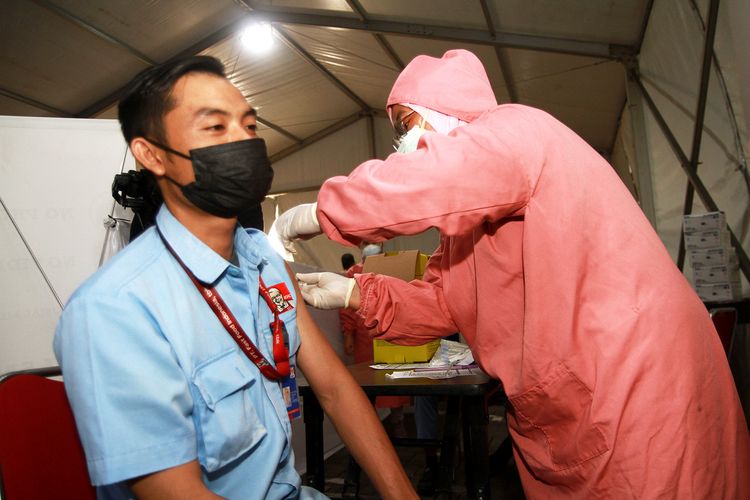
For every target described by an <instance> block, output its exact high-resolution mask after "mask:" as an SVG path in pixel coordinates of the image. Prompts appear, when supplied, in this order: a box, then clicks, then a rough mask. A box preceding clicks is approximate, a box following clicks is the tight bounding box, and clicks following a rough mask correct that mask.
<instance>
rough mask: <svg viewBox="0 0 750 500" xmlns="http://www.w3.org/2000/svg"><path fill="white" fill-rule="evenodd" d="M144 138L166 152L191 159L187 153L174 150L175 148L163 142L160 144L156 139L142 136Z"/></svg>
mask: <svg viewBox="0 0 750 500" xmlns="http://www.w3.org/2000/svg"><path fill="white" fill-rule="evenodd" d="M144 139H146V140H147V141H148V142H150V143H151V144H153V145H154V146H156V147H157V148H159V149H161V150H162V151H166V152H167V153H172V154H175V155H177V156H179V157H181V158H185V159H186V160H192V159H193V158H192V157H191V156H188V155H186V154H184V153H180V152H179V151H176V150H174V149H172V148H170V147H169V146H167V145H165V144H162V143H160V142H157V141H155V140H153V139H149V138H148V137H144Z"/></svg>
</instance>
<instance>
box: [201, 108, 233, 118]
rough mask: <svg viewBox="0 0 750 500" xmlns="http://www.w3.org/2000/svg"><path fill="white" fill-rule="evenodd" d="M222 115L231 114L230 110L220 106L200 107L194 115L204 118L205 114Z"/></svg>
mask: <svg viewBox="0 0 750 500" xmlns="http://www.w3.org/2000/svg"><path fill="white" fill-rule="evenodd" d="M212 115H221V116H229V112H228V111H225V110H223V109H219V108H200V109H199V110H198V111H196V112H195V114H194V115H193V116H195V118H203V117H204V116H212Z"/></svg>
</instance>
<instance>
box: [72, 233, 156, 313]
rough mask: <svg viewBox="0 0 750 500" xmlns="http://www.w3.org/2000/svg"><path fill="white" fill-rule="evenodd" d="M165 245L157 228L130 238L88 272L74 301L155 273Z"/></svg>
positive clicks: (103, 294)
mask: <svg viewBox="0 0 750 500" xmlns="http://www.w3.org/2000/svg"><path fill="white" fill-rule="evenodd" d="M163 254H164V248H163V245H162V244H161V241H160V240H159V236H158V234H157V233H156V231H155V230H154V229H153V228H151V229H149V230H147V231H145V232H144V233H143V234H141V235H140V236H139V237H138V238H136V239H135V240H133V241H132V242H130V243H129V244H128V245H127V246H125V248H123V249H122V250H120V251H119V252H118V253H117V254H115V255H114V256H113V257H112V258H111V259H110V260H109V261H108V262H107V263H105V264H104V265H103V266H102V267H100V268H99V269H98V270H97V271H96V272H95V273H94V274H92V275H91V276H89V278H88V279H86V281H84V282H83V284H82V285H81V286H80V287H78V289H77V290H76V291H75V292H74V293H73V295H72V296H71V301H73V300H78V299H81V298H83V297H87V296H95V297H106V296H114V295H119V294H120V293H122V291H123V290H124V289H127V288H132V287H137V286H138V285H137V282H138V281H140V280H143V279H144V278H145V277H147V276H153V271H154V269H155V267H158V260H159V257H160V256H162V255H163Z"/></svg>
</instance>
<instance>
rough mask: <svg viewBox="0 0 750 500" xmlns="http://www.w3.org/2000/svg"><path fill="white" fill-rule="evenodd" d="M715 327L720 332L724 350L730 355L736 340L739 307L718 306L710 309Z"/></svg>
mask: <svg viewBox="0 0 750 500" xmlns="http://www.w3.org/2000/svg"><path fill="white" fill-rule="evenodd" d="M709 314H710V315H711V321H713V323H714V328H716V332H717V333H718V334H719V339H721V345H723V346H724V352H725V353H727V356H728V357H730V356H731V353H732V347H733V341H734V329H735V327H736V326H737V309H735V308H733V307H718V308H716V309H711V310H710V311H709Z"/></svg>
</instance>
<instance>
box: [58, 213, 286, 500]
mask: <svg viewBox="0 0 750 500" xmlns="http://www.w3.org/2000/svg"><path fill="white" fill-rule="evenodd" d="M157 225H158V227H159V228H160V229H161V231H162V234H163V235H164V238H165V239H166V240H167V241H168V242H169V244H170V245H171V246H172V248H173V249H174V250H175V252H176V253H177V254H178V255H179V256H180V258H181V259H182V260H183V262H184V263H185V264H186V266H187V267H188V268H189V269H190V270H191V271H192V272H193V274H194V275H195V276H196V277H197V278H198V279H199V280H200V281H202V282H204V283H207V284H211V285H213V286H214V287H215V288H216V290H217V291H218V292H219V293H220V294H221V296H222V298H223V299H224V301H225V302H226V303H227V305H228V306H229V308H230V309H231V311H232V313H233V314H234V315H235V317H236V318H237V320H238V321H239V323H240V324H241V325H242V327H243V328H244V330H245V332H246V333H247V334H248V336H250V339H251V340H252V342H253V343H254V344H255V345H256V346H257V347H258V348H259V349H260V350H261V351H262V352H263V354H264V355H265V356H266V358H267V359H269V360H273V355H272V350H271V341H272V337H271V330H270V323H271V322H272V320H273V315H272V313H271V311H270V310H269V308H268V305H267V304H266V302H265V301H264V300H263V298H262V297H261V296H260V294H259V293H258V277H259V275H262V277H263V280H264V282H265V284H266V285H267V286H269V287H271V286H273V285H274V284H278V283H284V284H286V286H287V288H288V289H289V291H290V292H291V293H292V296H293V300H292V305H293V306H294V308H293V309H291V310H289V311H287V312H284V313H282V314H281V318H282V320H283V321H284V322H285V324H286V326H287V331H288V334H289V351H290V356H291V357H292V360H294V355H295V354H296V351H297V349H298V348H299V344H300V339H299V334H298V330H297V324H296V313H297V310H296V305H297V304H296V295H294V287H293V283H292V282H291V280H290V278H289V275H288V273H287V271H286V268H285V266H284V262H283V260H282V259H281V258H280V257H279V256H278V254H276V253H275V252H274V251H273V250H272V249H271V247H270V245H269V244H268V241H267V240H266V236H265V235H264V234H263V233H262V232H260V231H257V230H252V229H251V230H242V229H240V228H238V229H237V231H236V233H235V239H234V247H235V253H236V257H237V259H236V261H235V263H234V264H232V263H230V262H228V261H226V260H225V259H223V258H222V257H220V256H219V255H218V254H216V253H215V252H214V251H213V250H211V249H210V248H209V247H208V246H206V245H205V244H204V243H202V242H201V241H200V240H198V239H197V238H196V237H195V236H193V234H191V233H190V232H189V231H188V230H187V229H186V228H185V227H184V226H183V225H182V224H180V222H179V221H177V219H175V218H174V217H173V216H172V214H171V213H170V212H169V210H167V208H166V207H164V206H163V207H162V208H161V210H160V211H159V213H158V215H157ZM54 350H55V355H56V356H57V359H58V361H59V362H60V365H61V366H62V369H63V376H64V381H65V387H66V390H67V393H68V398H69V399H70V402H71V406H72V407H73V411H74V414H75V417H76V423H77V426H78V430H79V434H80V436H81V441H82V443H83V446H84V449H85V451H86V457H87V461H88V467H89V472H90V475H91V479H92V481H93V483H94V484H95V485H110V486H107V487H105V488H104V489H103V490H101V491H100V494H101V495H102V496H107V497H118V495H122V493H119V492H122V491H123V490H124V491H127V488H123V484H122V482H123V481H126V480H128V479H131V478H135V477H138V476H142V475H144V474H149V473H153V472H156V471H160V470H163V469H166V468H170V467H174V466H177V465H180V464H184V463H186V462H189V461H191V460H195V459H198V460H199V462H200V464H201V469H202V471H203V479H204V482H205V483H206V484H207V485H208V486H209V488H210V489H211V490H212V491H214V492H215V493H217V494H219V495H222V496H224V497H227V498H230V499H238V500H240V499H241V500H245V499H254V498H295V497H297V496H298V495H300V493H301V491H300V477H299V475H298V474H297V472H296V471H295V469H294V455H293V452H292V447H291V426H290V423H289V420H288V417H287V411H286V406H285V404H284V400H283V397H282V393H281V388H280V384H279V383H278V382H274V381H270V380H268V379H266V378H265V377H263V376H262V375H261V373H260V372H259V370H258V368H257V367H256V366H255V365H254V364H253V363H252V362H251V361H250V360H249V359H248V358H247V357H246V356H245V354H244V353H242V351H240V349H239V348H238V347H237V345H236V344H235V342H234V341H233V340H232V338H230V336H229V335H228V334H227V332H226V330H225V329H224V327H223V326H222V324H221V323H220V322H219V320H218V319H217V318H216V316H215V315H214V314H213V312H212V311H211V309H210V308H209V307H208V305H207V304H206V303H205V301H204V299H203V297H202V296H201V295H200V294H199V292H198V290H197V289H196V288H195V286H194V285H193V283H192V282H191V281H190V279H189V278H188V276H187V275H186V273H185V272H184V271H183V269H182V268H181V267H180V266H179V264H178V263H177V261H176V260H175V259H174V257H173V256H172V255H171V254H170V253H169V251H168V250H167V249H166V247H165V246H164V244H163V242H162V241H161V239H160V237H159V234H158V233H157V231H156V230H155V228H151V229H149V230H147V231H146V232H145V233H144V234H143V235H142V236H141V237H140V238H138V239H136V240H135V241H133V242H132V243H131V244H130V245H128V246H127V247H126V248H125V249H124V250H122V251H121V252H120V253H119V254H118V255H116V256H115V257H114V258H113V259H112V260H111V261H110V262H108V263H107V265H106V266H105V267H103V268H102V269H100V270H99V271H98V272H97V273H96V274H94V275H93V276H92V277H91V278H89V279H88V280H87V281H86V282H85V283H84V284H83V285H82V286H81V287H80V288H79V289H78V290H77V291H76V292H75V293H74V294H73V296H72V297H71V299H70V300H69V302H68V304H67V305H66V307H65V310H64V311H63V313H62V316H61V319H60V322H59V324H58V326H57V330H56V332H55V339H54ZM118 483H120V484H118ZM106 490H109V491H108V492H107V491H106ZM120 497H121V496H120Z"/></svg>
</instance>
